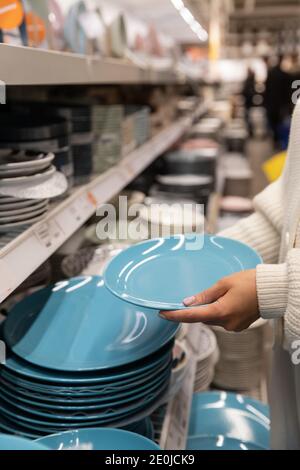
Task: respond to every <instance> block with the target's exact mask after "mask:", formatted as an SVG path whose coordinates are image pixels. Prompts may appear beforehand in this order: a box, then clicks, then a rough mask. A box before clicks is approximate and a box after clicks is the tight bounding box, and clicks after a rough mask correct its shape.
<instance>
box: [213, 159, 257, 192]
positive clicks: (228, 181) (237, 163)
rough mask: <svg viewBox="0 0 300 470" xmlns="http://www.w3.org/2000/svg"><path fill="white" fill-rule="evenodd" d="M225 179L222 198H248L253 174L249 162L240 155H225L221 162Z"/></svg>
mask: <svg viewBox="0 0 300 470" xmlns="http://www.w3.org/2000/svg"><path fill="white" fill-rule="evenodd" d="M221 165H222V174H223V176H224V179H225V185H224V196H238V197H244V198H249V195H250V194H251V184H252V178H253V172H252V170H251V168H250V165H249V162H248V161H247V160H246V159H245V158H244V156H243V155H242V154H240V153H227V154H225V155H223V157H222V160H221Z"/></svg>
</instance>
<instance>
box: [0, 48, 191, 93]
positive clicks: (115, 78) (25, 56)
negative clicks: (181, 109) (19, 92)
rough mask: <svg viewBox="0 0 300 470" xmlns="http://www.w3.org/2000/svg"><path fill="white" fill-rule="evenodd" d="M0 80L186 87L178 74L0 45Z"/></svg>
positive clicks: (55, 83)
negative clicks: (179, 85) (170, 84)
mask: <svg viewBox="0 0 300 470" xmlns="http://www.w3.org/2000/svg"><path fill="white" fill-rule="evenodd" d="M0 64H1V68H0V80H2V81H3V82H4V83H6V84H7V85H64V84H65V85H72V84H73V85H79V84H139V83H145V84H147V83H149V84H156V83H174V84H175V83H182V82H184V80H183V79H182V76H180V75H179V74H177V73H176V72H175V71H172V70H169V71H168V70H166V71H162V72H160V71H155V70H153V68H143V67H139V66H138V65H136V64H133V63H132V62H130V61H129V60H118V59H103V58H98V57H94V56H84V55H79V54H72V53H69V52H56V51H48V50H41V49H34V48H30V47H22V46H11V45H8V44H0Z"/></svg>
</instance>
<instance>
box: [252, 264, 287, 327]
mask: <svg viewBox="0 0 300 470" xmlns="http://www.w3.org/2000/svg"><path fill="white" fill-rule="evenodd" d="M256 287H257V297H258V304H259V310H260V314H261V316H262V318H265V319H276V318H280V317H283V315H284V314H285V311H286V308H287V302H288V272H287V265H286V264H260V265H258V266H257V268H256Z"/></svg>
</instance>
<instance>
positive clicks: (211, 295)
mask: <svg viewBox="0 0 300 470" xmlns="http://www.w3.org/2000/svg"><path fill="white" fill-rule="evenodd" d="M183 303H184V305H185V306H186V307H192V308H188V309H185V310H177V311H172V312H167V311H162V312H160V315H161V316H162V317H163V318H165V319H167V320H171V321H176V322H183V323H197V322H202V323H206V324H208V325H218V326H222V327H223V328H225V329H226V330H228V331H242V330H245V329H246V328H248V327H249V326H250V325H251V324H252V323H253V322H255V321H256V320H257V319H258V318H259V316H260V315H259V310H258V301H257V293H256V270H255V269H251V270H248V271H243V272H240V273H237V274H233V275H231V276H228V277H224V278H223V279H221V280H220V281H219V282H217V283H216V284H215V285H214V286H212V287H211V288H210V289H207V290H206V291H204V292H201V293H200V294H197V295H195V296H194V297H190V298H188V299H185V300H184V301H183ZM201 305H202V306H201Z"/></svg>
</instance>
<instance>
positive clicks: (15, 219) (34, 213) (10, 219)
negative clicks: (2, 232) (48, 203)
mask: <svg viewBox="0 0 300 470" xmlns="http://www.w3.org/2000/svg"><path fill="white" fill-rule="evenodd" d="M45 212H47V207H40V208H39V209H36V210H33V211H31V212H27V213H26V214H20V215H12V216H8V217H1V214H0V225H1V224H10V223H13V222H19V221H23V222H26V220H27V219H32V217H36V216H38V215H40V214H44V213H45Z"/></svg>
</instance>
